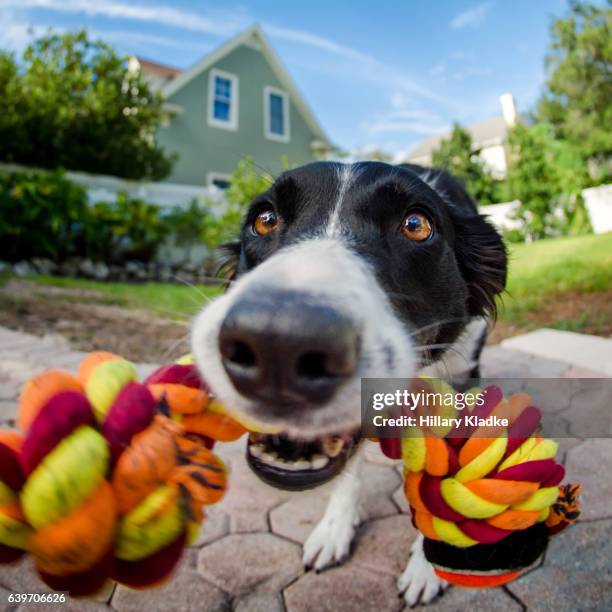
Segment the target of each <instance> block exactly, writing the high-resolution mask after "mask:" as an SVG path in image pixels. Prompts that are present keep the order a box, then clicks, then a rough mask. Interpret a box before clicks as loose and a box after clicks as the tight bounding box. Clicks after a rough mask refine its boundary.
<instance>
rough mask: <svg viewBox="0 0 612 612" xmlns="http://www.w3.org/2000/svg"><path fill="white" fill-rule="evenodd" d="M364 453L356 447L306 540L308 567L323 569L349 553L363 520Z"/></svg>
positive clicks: (338, 561) (306, 562) (304, 556)
mask: <svg viewBox="0 0 612 612" xmlns="http://www.w3.org/2000/svg"><path fill="white" fill-rule="evenodd" d="M361 453H362V450H361V448H360V449H357V453H356V455H355V457H353V458H352V459H351V461H350V462H349V464H348V465H347V467H346V468H345V469H344V470H343V472H342V473H341V474H340V475H339V476H338V482H337V483H336V485H335V486H334V488H333V490H332V493H331V496H330V498H329V502H328V504H327V508H326V509H325V514H324V515H323V518H322V519H321V520H320V521H319V523H318V524H317V526H316V527H315V528H314V529H313V531H312V533H311V534H310V535H309V536H308V539H307V540H306V542H305V543H304V555H303V561H304V566H305V567H306V568H308V569H309V568H311V567H314V568H315V570H317V571H319V570H322V569H324V568H326V567H328V566H330V565H334V564H338V563H341V562H342V561H344V559H346V557H347V556H348V554H349V550H350V548H351V542H352V540H353V536H354V535H355V529H356V527H357V526H358V525H359V521H360V515H359V510H360V508H359V494H360V491H361V465H362V462H363V458H362V456H361Z"/></svg>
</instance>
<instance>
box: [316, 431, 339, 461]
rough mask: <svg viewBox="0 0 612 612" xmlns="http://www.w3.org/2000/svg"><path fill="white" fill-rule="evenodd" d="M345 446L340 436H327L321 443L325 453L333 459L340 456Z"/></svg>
mask: <svg viewBox="0 0 612 612" xmlns="http://www.w3.org/2000/svg"><path fill="white" fill-rule="evenodd" d="M343 446H344V442H343V440H342V438H340V437H339V436H327V437H325V438H323V440H322V441H321V447H322V449H323V452H324V453H325V454H326V455H327V456H328V457H331V458H332V459H333V458H334V457H337V456H338V455H339V454H340V452H341V451H342V448H343Z"/></svg>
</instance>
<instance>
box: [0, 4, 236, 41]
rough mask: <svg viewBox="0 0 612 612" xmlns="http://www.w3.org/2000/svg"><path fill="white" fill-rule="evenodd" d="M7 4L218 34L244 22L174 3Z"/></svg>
mask: <svg viewBox="0 0 612 612" xmlns="http://www.w3.org/2000/svg"><path fill="white" fill-rule="evenodd" d="M4 5H5V6H8V7H11V8H15V9H26V8H29V9H44V10H49V11H55V12H59V13H82V14H85V15H91V16H103V17H108V18H111V19H128V20H134V21H143V22H150V23H159V24H162V25H167V26H174V27H177V28H181V29H183V30H193V31H197V32H205V33H207V34H216V35H218V36H226V35H230V34H233V33H234V32H236V31H237V29H239V28H240V27H241V26H242V25H244V23H243V22H242V20H241V19H238V20H236V19H235V18H232V17H231V16H228V15H226V16H225V17H223V18H222V19H218V20H216V19H210V18H207V17H203V16H202V15H199V14H197V13H193V12H189V11H182V10H180V9H175V8H172V7H171V6H163V5H140V4H127V3H124V2H117V1H115V0H94V1H91V0H4Z"/></svg>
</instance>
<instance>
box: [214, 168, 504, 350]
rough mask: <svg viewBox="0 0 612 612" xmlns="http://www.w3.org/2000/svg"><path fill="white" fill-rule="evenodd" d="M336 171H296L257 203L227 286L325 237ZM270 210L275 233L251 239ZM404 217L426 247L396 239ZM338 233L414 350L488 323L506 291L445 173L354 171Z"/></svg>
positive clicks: (495, 259)
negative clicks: (427, 233)
mask: <svg viewBox="0 0 612 612" xmlns="http://www.w3.org/2000/svg"><path fill="white" fill-rule="evenodd" d="M339 170H340V166H339V165H338V164H335V163H332V162H317V163H313V164H309V165H306V166H302V167H300V168H297V169H294V170H290V171H288V172H285V173H284V174H282V175H281V176H280V177H279V178H278V179H277V180H276V181H275V182H274V184H273V185H272V186H271V188H270V189H269V190H268V191H266V192H265V193H263V194H261V195H260V196H258V197H257V198H256V199H255V200H254V201H253V203H252V204H251V206H250V208H249V211H248V212H247V214H246V218H245V221H244V225H243V228H242V232H241V236H240V240H239V241H238V242H236V243H233V244H232V245H231V246H230V247H228V250H226V253H229V254H230V260H231V261H232V265H233V272H234V273H233V276H239V275H240V274H243V273H245V272H247V271H249V270H250V269H252V268H254V267H255V266H257V265H258V264H259V263H260V262H262V261H263V260H265V259H266V258H267V257H269V256H270V255H272V254H273V253H275V252H277V251H278V250H279V249H281V248H283V247H285V246H288V245H290V244H293V243H295V242H297V241H300V240H303V239H305V238H308V237H317V236H321V235H324V233H325V229H326V227H327V224H328V222H329V219H330V215H331V214H332V211H333V209H334V204H335V202H336V200H337V194H338V191H339V176H340V173H339ZM270 206H272V207H273V208H274V209H275V210H276V212H277V215H278V217H279V220H280V227H279V230H277V231H275V232H273V233H271V234H269V235H266V236H259V235H256V234H255V233H254V232H253V231H252V225H253V222H254V220H255V218H256V216H257V214H258V213H259V212H260V211H261V210H262V209H264V208H267V207H270ZM413 210H418V211H420V212H422V213H424V214H425V215H427V216H428V217H429V218H430V220H431V221H432V223H433V225H434V234H433V236H432V237H431V238H430V239H429V240H427V241H425V242H418V243H417V242H414V241H411V240H409V239H407V238H406V237H405V236H404V235H403V234H402V232H401V230H400V227H401V223H402V220H403V219H404V217H405V215H406V214H407V213H408V212H409V211H413ZM338 227H339V228H340V234H341V239H342V240H344V241H345V242H346V244H347V245H349V246H350V247H351V248H352V249H353V250H354V251H355V252H356V253H358V254H359V255H360V256H361V257H363V258H364V259H365V260H367V261H368V262H369V263H370V264H371V265H372V268H373V270H374V271H375V273H376V276H377V278H378V281H379V282H380V284H381V285H382V287H383V288H384V289H385V290H386V292H387V294H388V296H389V298H390V300H391V302H392V304H393V306H394V308H395V310H396V312H397V314H398V315H399V316H400V317H401V318H402V320H404V321H405V322H406V324H407V326H409V328H410V329H411V331H416V334H417V337H418V339H419V342H420V344H426V345H441V346H442V347H444V346H446V345H448V344H450V343H452V342H453V341H454V340H456V339H457V337H458V336H459V334H460V333H461V331H462V330H463V328H464V326H465V324H466V323H467V322H468V321H469V320H470V318H472V317H475V316H491V315H493V316H494V315H495V297H496V296H497V295H499V294H500V293H501V292H502V291H503V289H504V287H505V283H506V265H507V259H506V251H505V248H504V244H503V241H502V239H501V237H500V235H499V234H498V233H497V231H496V230H495V229H494V227H493V226H492V225H491V224H490V223H489V222H488V221H487V220H486V218H485V217H483V216H482V215H480V214H479V213H478V211H477V208H476V205H475V203H474V201H473V200H472V198H471V197H470V196H469V194H468V193H467V192H466V190H465V189H464V188H463V186H462V185H461V184H460V183H459V181H457V180H456V179H454V178H453V177H452V176H450V175H449V174H448V173H447V172H445V171H443V170H439V169H426V168H423V167H420V166H415V165H402V166H391V165H388V164H384V163H379V162H362V163H359V164H354V166H353V178H352V181H351V183H350V186H349V188H348V190H347V191H346V193H345V195H344V198H343V205H342V207H341V210H340V216H339V223H338ZM419 330H420V331H419ZM441 350H443V348H442V349H440V348H439V347H436V348H432V349H431V351H430V355H429V356H430V357H431V358H435V357H436V356H437V355H438V354H439V353H440V352H441Z"/></svg>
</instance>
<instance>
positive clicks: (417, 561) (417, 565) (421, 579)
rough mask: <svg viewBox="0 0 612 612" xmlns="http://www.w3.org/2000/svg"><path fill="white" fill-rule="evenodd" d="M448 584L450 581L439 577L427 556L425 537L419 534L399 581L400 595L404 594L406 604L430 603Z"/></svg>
mask: <svg viewBox="0 0 612 612" xmlns="http://www.w3.org/2000/svg"><path fill="white" fill-rule="evenodd" d="M447 586H448V583H447V582H445V581H444V580H441V579H440V578H438V576H437V575H436V573H435V572H434V569H433V566H432V565H431V563H429V561H427V559H426V558H425V554H424V553H423V538H422V536H420V535H419V536H417V538H416V540H415V541H414V543H413V544H412V548H411V549H410V558H409V559H408V563H407V564H406V569H405V570H404V571H403V573H402V574H401V575H400V577H399V579H398V581H397V588H398V589H399V592H400V595H403V596H404V600H405V601H406V604H407V605H408V606H410V607H412V606H416V605H417V604H418V603H421V604H427V603H430V602H431V601H433V600H434V599H435V598H436V597H437V596H438V595H439V594H440V593H441V592H442V591H443V590H444V589H445V588H446V587H447Z"/></svg>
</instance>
